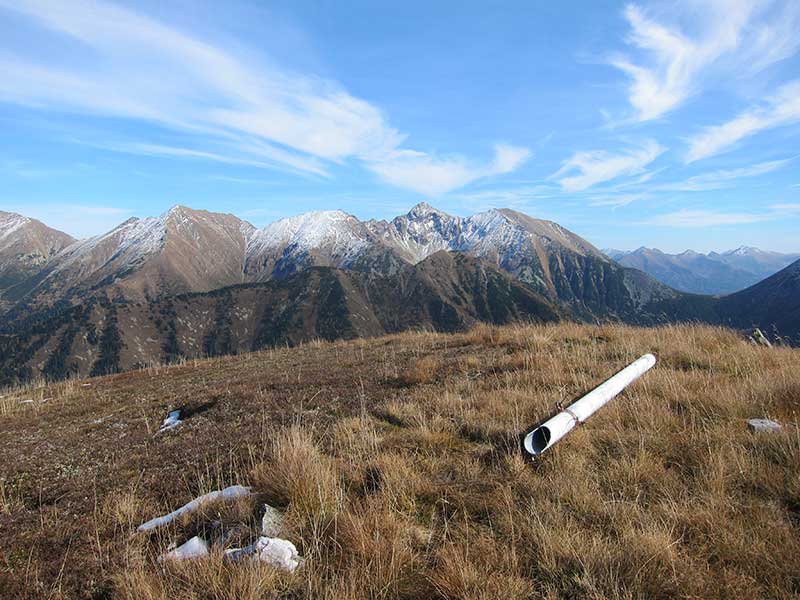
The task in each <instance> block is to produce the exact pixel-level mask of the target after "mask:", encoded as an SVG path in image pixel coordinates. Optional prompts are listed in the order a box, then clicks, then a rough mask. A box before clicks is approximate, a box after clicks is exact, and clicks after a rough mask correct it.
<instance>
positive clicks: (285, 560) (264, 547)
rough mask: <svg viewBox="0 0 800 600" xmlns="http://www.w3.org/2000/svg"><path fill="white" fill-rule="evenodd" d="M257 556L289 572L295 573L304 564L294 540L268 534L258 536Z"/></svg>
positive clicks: (258, 558)
mask: <svg viewBox="0 0 800 600" xmlns="http://www.w3.org/2000/svg"><path fill="white" fill-rule="evenodd" d="M256 558H257V560H259V561H261V562H264V563H267V564H270V565H272V566H273V567H278V568H279V569H284V570H286V571H289V573H293V572H294V570H295V569H296V568H297V567H299V566H300V565H301V564H303V559H302V558H301V557H300V554H299V553H298V552H297V548H295V545H294V544H293V543H292V542H290V541H288V540H283V539H281V538H271V537H266V536H262V537H260V538H258V541H257V542H256Z"/></svg>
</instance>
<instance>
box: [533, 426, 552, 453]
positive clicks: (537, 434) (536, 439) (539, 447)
mask: <svg viewBox="0 0 800 600" xmlns="http://www.w3.org/2000/svg"><path fill="white" fill-rule="evenodd" d="M549 443H550V429H549V428H547V427H544V426H542V427H537V428H536V429H535V430H534V432H533V436H532V438H531V450H533V453H534V454H541V453H542V452H544V449H545V448H547V445H548V444H549Z"/></svg>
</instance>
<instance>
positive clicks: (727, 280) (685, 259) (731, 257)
mask: <svg viewBox="0 0 800 600" xmlns="http://www.w3.org/2000/svg"><path fill="white" fill-rule="evenodd" d="M604 253H605V254H606V256H609V257H610V258H613V259H614V260H616V261H617V262H618V263H619V264H621V265H623V266H625V267H630V268H633V269H639V270H640V271H644V272H645V273H648V274H650V275H652V276H653V277H655V278H656V279H658V280H659V281H661V282H662V283H665V284H667V285H669V286H670V287H673V288H675V289H676V290H681V291H685V292H690V293H694V294H730V293H733V292H736V291H739V290H742V289H744V288H746V287H749V286H751V285H753V284H754V283H756V282H758V281H761V280H762V279H764V278H766V277H769V276H770V275H772V274H773V273H776V272H777V271H780V270H781V269H782V268H784V267H786V266H787V265H789V264H791V263H792V262H794V261H795V260H797V259H799V258H800V254H780V253H778V252H766V251H764V250H759V249H758V248H752V247H747V246H742V247H740V248H737V249H736V250H730V251H728V252H723V253H717V252H710V253H708V254H701V253H698V252H694V251H692V250H686V251H685V252H682V253H680V254H667V253H664V252H661V251H660V250H657V249H655V248H644V247H642V248H639V249H638V250H634V251H632V252H624V251H620V250H613V249H608V250H604Z"/></svg>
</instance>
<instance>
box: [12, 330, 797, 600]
mask: <svg viewBox="0 0 800 600" xmlns="http://www.w3.org/2000/svg"><path fill="white" fill-rule="evenodd" d="M644 352H654V353H655V354H656V355H657V356H658V358H659V363H658V364H657V366H656V368H655V369H654V370H653V371H651V372H650V373H648V374H647V375H646V376H645V377H644V378H643V379H642V380H640V381H639V382H637V383H636V384H634V385H633V386H632V387H631V388H629V390H627V391H626V392H625V393H623V394H622V395H621V396H620V397H619V398H617V399H616V400H615V401H614V402H612V403H611V404H610V405H608V406H607V407H605V408H604V409H603V410H602V411H601V412H599V413H598V414H597V415H595V416H594V417H593V418H592V419H591V420H590V421H589V422H588V423H587V424H586V425H583V426H581V427H579V428H578V429H576V430H575V431H574V432H573V433H572V434H571V435H570V436H568V437H567V438H566V439H565V440H563V441H562V442H561V443H559V444H558V445H557V446H556V447H555V448H554V449H553V450H552V451H551V452H549V453H547V454H545V455H544V456H543V457H541V458H540V459H538V460H537V461H536V462H531V461H527V460H525V459H524V458H523V456H522V455H521V454H520V452H519V445H518V444H519V435H520V434H521V433H523V432H524V431H525V430H526V429H528V428H529V427H530V426H531V425H532V424H534V423H535V422H537V421H539V420H540V419H542V418H544V417H546V416H548V415H549V414H550V413H551V412H552V411H553V409H554V407H555V405H556V403H557V402H564V403H567V402H569V401H570V400H571V399H573V398H575V397H577V396H579V395H580V394H581V393H583V392H584V391H586V390H587V389H589V388H590V387H592V386H593V385H595V384H597V383H599V382H601V381H602V380H603V379H604V378H606V377H607V376H608V375H610V374H612V373H613V372H615V371H616V370H618V369H619V368H621V367H622V366H624V365H625V364H627V363H628V362H630V361H631V360H633V359H635V358H637V357H638V356H639V355H641V354H643V353H644ZM799 359H800V351H798V350H792V349H788V348H772V349H769V348H761V347H754V346H751V345H748V344H747V343H745V342H744V341H742V340H741V339H740V338H739V337H738V336H736V335H735V334H734V333H732V332H729V331H726V330H722V329H713V328H708V327H689V326H683V327H661V328H655V329H635V328H628V327H622V326H604V327H591V326H581V325H575V324H560V325H548V326H528V327H504V328H491V327H487V326H479V327H478V328H476V329H474V330H472V331H470V332H468V333H464V334H451V335H447V334H430V333H407V334H402V335H395V336H390V337H382V338H373V339H362V340H353V341H346V342H335V343H328V342H315V343H309V344H305V345H302V346H299V347H296V348H292V349H276V350H268V351H262V352H259V353H254V354H248V355H240V356H235V357H226V358H216V359H210V360H204V361H200V360H198V361H190V362H186V363H183V364H176V365H173V366H170V367H168V368H152V369H148V370H144V371H137V372H132V373H126V374H122V375H115V376H109V377H105V378H97V379H93V380H87V381H68V382H63V383H59V384H53V385H50V386H42V387H36V386H31V387H29V388H25V389H19V390H14V391H12V392H0V395H2V394H5V397H3V398H2V399H0V478H1V479H0V540H2V544H0V590H2V596H3V597H4V598H6V597H9V598H13V597H32V598H33V597H35V598H40V597H51V598H76V597H77V598H109V597H122V598H131V599H134V598H135V599H142V598H145V599H159V598H230V599H234V598H236V599H239V598H244V599H251V598H278V597H283V598H415V597H422V598H429V597H434V598H435V597H439V598H486V599H488V598H525V597H530V598H559V597H572V598H640V597H647V598H668V597H669V598H672V597H693V598H745V599H746V598H765V597H772V598H779V597H788V596H791V595H793V594H798V593H800V576H798V573H800V532H798V524H800V433H798V430H797V429H796V428H795V427H794V426H787V427H784V429H783V431H782V432H780V433H776V434H752V433H749V432H748V431H747V429H746V427H745V419H747V418H750V417H762V416H768V417H772V418H775V419H778V420H780V421H782V422H783V423H790V422H794V421H795V420H796V412H797V411H798V409H800V372H798V370H797V364H798V360H799ZM29 400H32V402H27V401H29ZM23 401H26V402H23ZM175 407H183V408H184V411H185V414H188V415H189V416H188V418H187V419H186V420H185V422H184V423H183V425H181V426H180V427H178V428H177V429H175V430H174V431H172V432H169V433H166V434H161V435H154V433H155V431H156V429H157V428H158V426H159V424H160V422H161V420H162V419H163V418H164V416H165V415H166V412H167V410H168V409H170V408H175ZM237 483H239V484H245V485H251V486H253V488H254V490H255V491H256V492H257V493H258V495H259V497H258V501H259V502H263V501H267V502H270V503H271V504H273V505H275V506H278V507H280V508H282V509H284V510H285V515H286V522H285V526H284V531H283V533H282V535H283V537H286V538H287V539H289V540H291V541H293V542H294V543H295V544H296V545H297V547H298V548H299V549H300V552H301V553H302V554H303V555H304V556H305V557H306V559H307V562H306V563H305V565H304V566H303V567H302V568H300V569H298V571H296V572H295V573H294V574H293V575H288V574H285V573H280V572H277V571H274V570H272V569H270V568H269V567H266V566H253V565H250V566H244V565H233V566H231V565H226V564H223V562H222V560H221V558H220V556H218V555H217V556H214V557H213V558H211V559H209V560H206V561H203V562H197V563H191V564H182V565H166V566H162V565H159V564H157V563H156V561H155V558H156V557H157V556H158V555H159V554H161V553H163V552H164V550H165V549H166V547H167V546H168V544H169V543H170V542H178V543H181V542H182V541H184V540H185V539H188V538H189V537H191V536H192V535H194V534H195V533H196V532H198V531H203V530H206V531H207V530H208V529H209V528H210V527H211V522H212V521H213V520H219V521H222V522H223V523H225V524H230V523H234V522H248V521H252V520H254V519H255V516H254V515H255V501H253V502H241V503H239V504H238V505H236V506H232V507H220V508H219V509H218V510H215V511H208V512H207V513H206V514H205V515H203V516H201V517H197V518H193V519H190V520H187V521H184V522H180V523H177V524H175V525H173V526H171V527H169V528H167V530H166V531H164V532H162V533H159V534H156V535H152V536H148V535H144V534H137V533H136V532H135V530H136V526H137V525H139V524H140V523H142V522H144V521H146V520H148V519H150V518H151V517H154V516H157V515H159V514H163V513H165V512H168V511H170V510H172V509H174V508H177V507H178V506H180V505H182V504H184V503H185V502H187V501H189V500H190V499H192V498H194V497H195V496H198V495H200V494H201V493H205V492H208V491H210V490H212V489H218V488H219V487H222V486H225V485H231V484H237ZM241 535H244V534H241Z"/></svg>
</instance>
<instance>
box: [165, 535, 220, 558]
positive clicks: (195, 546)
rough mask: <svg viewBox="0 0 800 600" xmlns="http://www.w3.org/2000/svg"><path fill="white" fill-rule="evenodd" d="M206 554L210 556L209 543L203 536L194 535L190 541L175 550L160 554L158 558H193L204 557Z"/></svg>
mask: <svg viewBox="0 0 800 600" xmlns="http://www.w3.org/2000/svg"><path fill="white" fill-rule="evenodd" d="M204 556H208V544H206V542H205V540H203V539H202V538H200V537H198V536H194V537H193V538H192V539H190V540H189V541H188V542H185V543H183V544H181V545H180V546H178V547H177V548H175V549H174V550H172V551H170V552H167V553H166V554H164V555H162V556H159V557H158V560H159V562H162V561H165V560H192V559H195V558H202V557H204Z"/></svg>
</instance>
